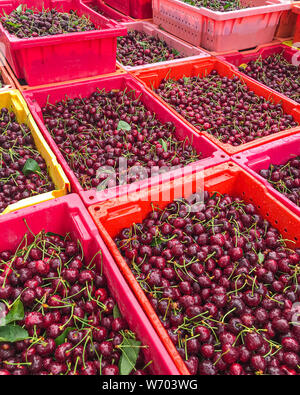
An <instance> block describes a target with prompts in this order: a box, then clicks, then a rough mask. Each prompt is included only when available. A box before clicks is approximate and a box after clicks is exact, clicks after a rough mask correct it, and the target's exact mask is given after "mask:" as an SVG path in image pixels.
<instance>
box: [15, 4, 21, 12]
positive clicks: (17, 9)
mask: <svg viewBox="0 0 300 395" xmlns="http://www.w3.org/2000/svg"><path fill="white" fill-rule="evenodd" d="M16 11H17V13H18V14H21V12H22V4H20V5H19V7H17V8H16Z"/></svg>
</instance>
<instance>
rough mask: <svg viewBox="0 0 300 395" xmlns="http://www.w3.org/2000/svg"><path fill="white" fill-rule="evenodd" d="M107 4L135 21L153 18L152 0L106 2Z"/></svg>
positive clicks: (112, 0) (110, 0)
mask: <svg viewBox="0 0 300 395" xmlns="http://www.w3.org/2000/svg"><path fill="white" fill-rule="evenodd" d="M105 3H107V4H108V5H110V6H111V7H113V8H115V9H116V10H119V11H121V12H122V13H123V14H125V15H129V16H132V17H133V18H135V19H149V18H152V0H105Z"/></svg>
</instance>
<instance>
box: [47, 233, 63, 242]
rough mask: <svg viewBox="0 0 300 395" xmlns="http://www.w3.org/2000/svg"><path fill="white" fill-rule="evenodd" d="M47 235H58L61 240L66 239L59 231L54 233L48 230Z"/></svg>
mask: <svg viewBox="0 0 300 395" xmlns="http://www.w3.org/2000/svg"><path fill="white" fill-rule="evenodd" d="M46 236H48V237H49V236H57V237H59V238H60V239H61V240H64V237H63V236H62V235H59V234H58V233H54V232H47V233H46Z"/></svg>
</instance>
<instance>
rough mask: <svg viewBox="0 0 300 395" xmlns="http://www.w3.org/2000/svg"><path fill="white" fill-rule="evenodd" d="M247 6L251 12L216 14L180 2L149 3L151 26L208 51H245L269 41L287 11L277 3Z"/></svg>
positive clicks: (275, 0) (261, 1) (255, 2)
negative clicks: (158, 27) (282, 15)
mask: <svg viewBox="0 0 300 395" xmlns="http://www.w3.org/2000/svg"><path fill="white" fill-rule="evenodd" d="M246 4H247V2H246ZM251 4H252V5H253V7H251V8H246V9H242V10H238V11H229V12H218V11H212V10H210V9H208V8H204V7H201V8H197V7H194V6H191V5H189V4H186V3H184V2H183V1H181V0H153V22H154V23H155V24H156V25H159V26H161V27H163V28H164V29H166V30H167V31H168V32H170V33H172V34H174V35H175V36H177V37H179V38H182V39H183V40H185V41H187V42H189V43H191V44H194V45H196V46H200V47H203V48H205V49H207V50H209V51H218V52H221V51H233V50H240V49H247V48H252V47H255V46H257V45H260V44H264V43H267V42H270V41H272V40H273V38H274V34H275V30H276V27H277V25H278V23H279V19H280V16H281V14H282V12H283V11H284V10H288V9H290V8H291V4H290V3H289V2H286V3H284V2H281V1H280V0H270V1H268V0H253V1H251Z"/></svg>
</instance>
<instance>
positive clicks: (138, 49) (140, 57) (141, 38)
mask: <svg viewBox="0 0 300 395" xmlns="http://www.w3.org/2000/svg"><path fill="white" fill-rule="evenodd" d="M183 57H184V55H181V54H180V53H179V52H178V51H177V50H175V49H173V48H171V47H170V46H169V45H168V44H167V43H166V42H165V41H164V40H162V39H161V38H159V37H155V36H151V35H149V34H147V33H145V32H143V31H138V30H129V31H128V33H127V36H123V37H118V47H117V59H118V61H119V62H120V63H121V64H123V65H124V66H133V67H134V66H141V65H144V64H149V63H157V62H165V61H167V60H174V59H180V58H183Z"/></svg>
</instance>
